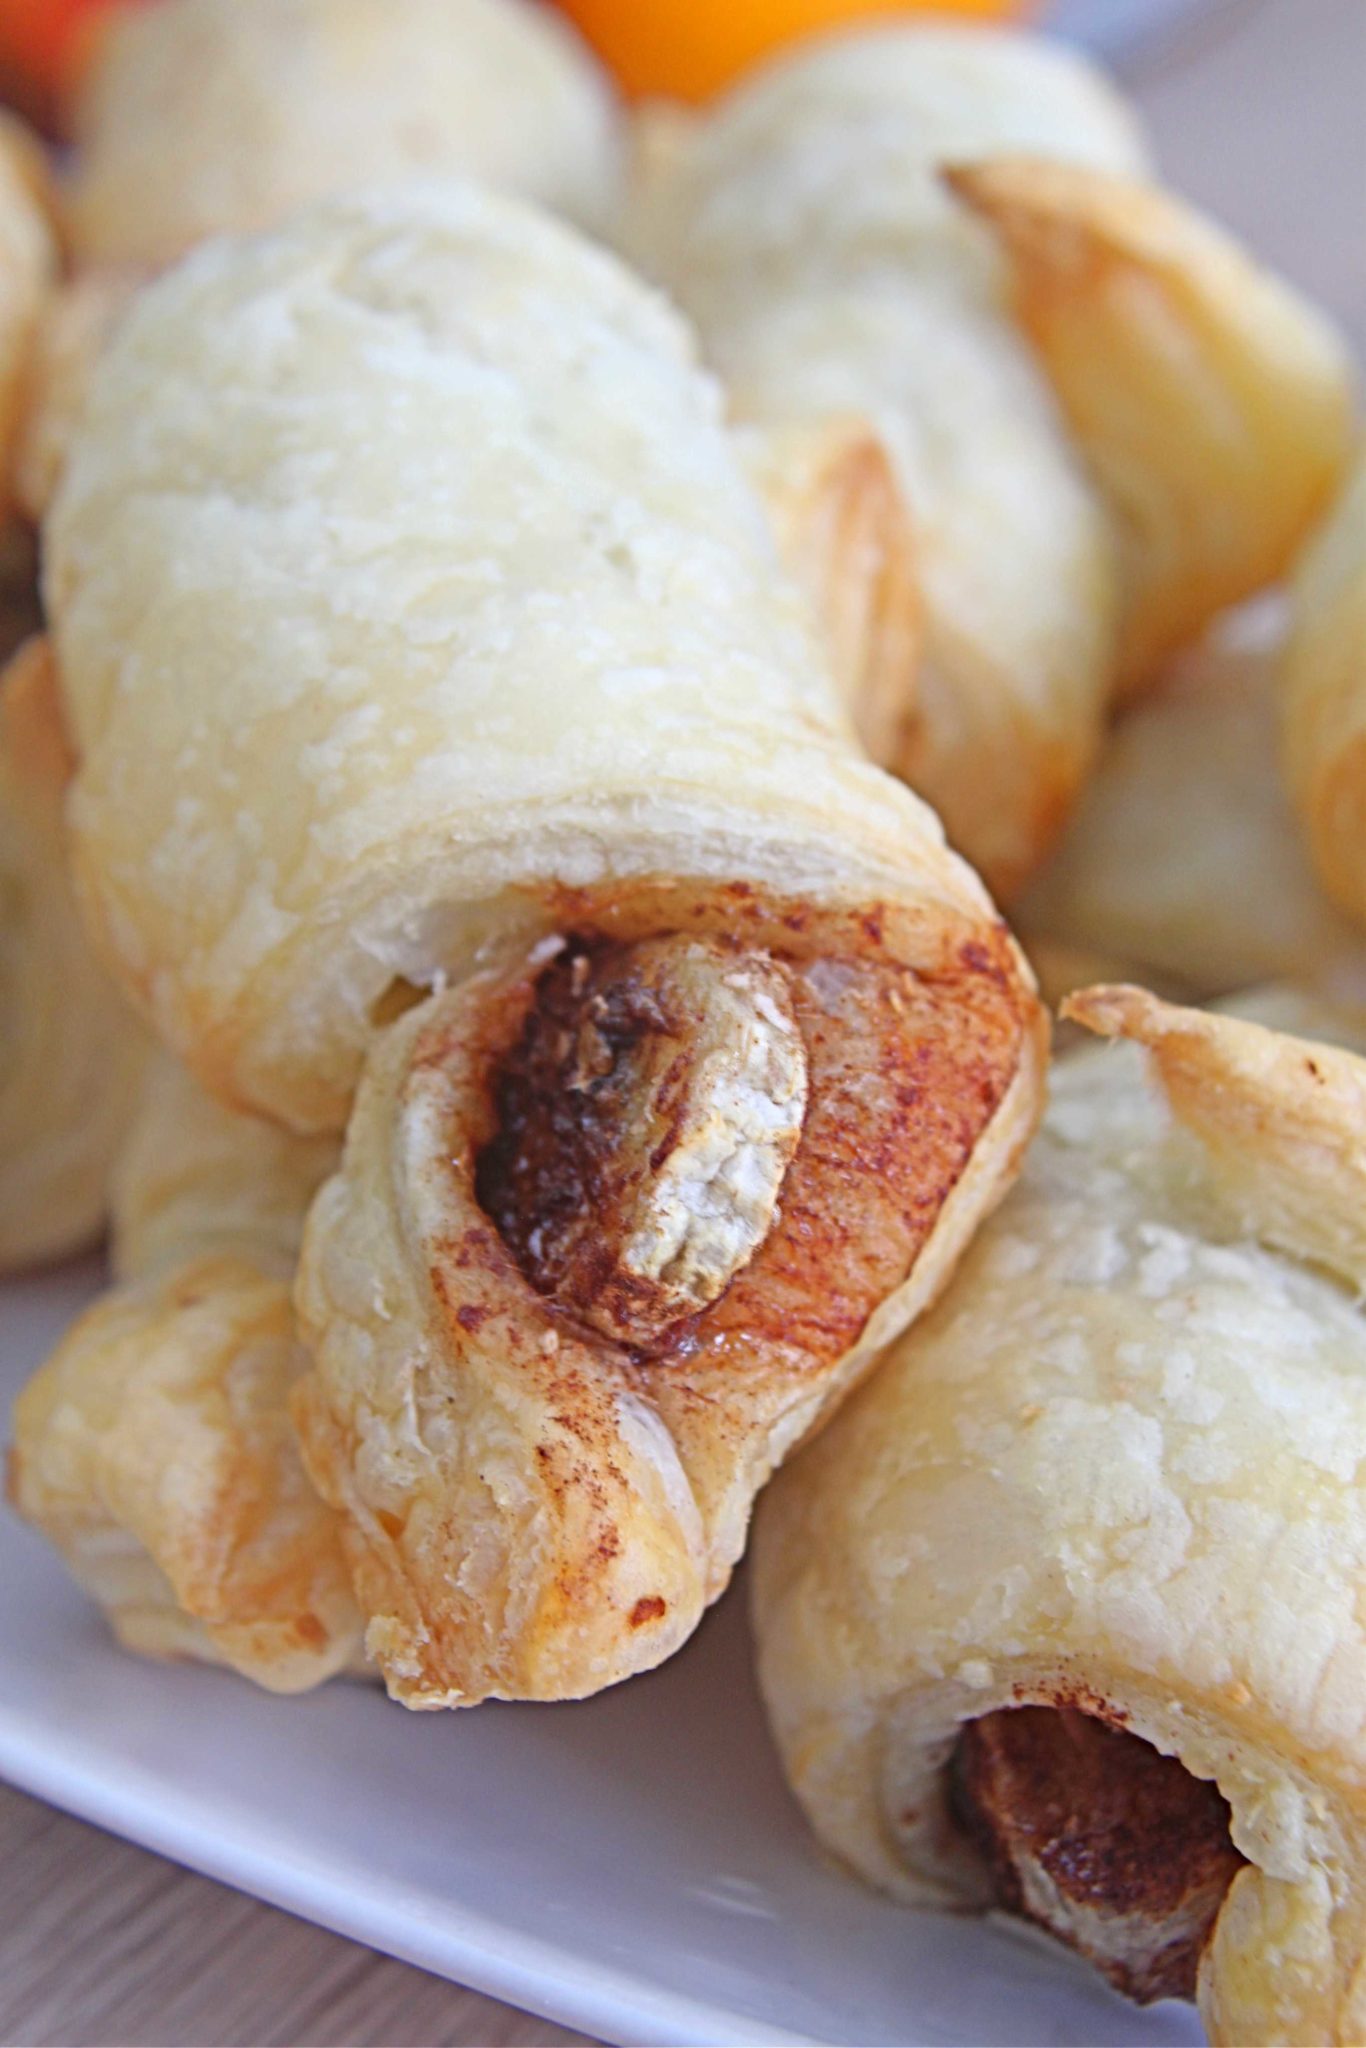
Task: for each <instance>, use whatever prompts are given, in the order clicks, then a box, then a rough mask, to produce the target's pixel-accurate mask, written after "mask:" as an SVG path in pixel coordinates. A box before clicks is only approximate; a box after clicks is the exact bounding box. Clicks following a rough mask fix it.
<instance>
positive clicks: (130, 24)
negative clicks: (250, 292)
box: [63, 0, 618, 270]
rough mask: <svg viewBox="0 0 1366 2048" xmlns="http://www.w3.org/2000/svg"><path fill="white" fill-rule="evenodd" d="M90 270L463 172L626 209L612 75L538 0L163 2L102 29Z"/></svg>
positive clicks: (153, 260)
mask: <svg viewBox="0 0 1366 2048" xmlns="http://www.w3.org/2000/svg"><path fill="white" fill-rule="evenodd" d="M69 126H70V131H71V142H72V152H73V154H72V164H71V170H70V174H69V177H68V179H67V182H66V185H65V190H64V206H63V212H64V225H65V230H66V235H67V239H68V241H69V244H70V248H71V253H72V256H73V259H74V261H75V263H76V265H77V267H78V268H81V269H87V268H89V267H91V266H92V265H101V266H103V265H108V264H114V265H136V266H139V267H140V268H142V269H144V270H160V269H161V268H162V267H163V266H164V265H166V264H168V263H173V262H174V261H175V260H176V259H177V258H178V257H180V256H183V255H184V254H185V252H186V251H187V250H188V249H191V248H193V247H194V245H195V244H196V243H197V242H200V241H202V240H203V239H204V237H205V236H206V235H211V234H220V233H223V232H225V231H229V232H236V231H242V230H246V229H253V228H263V227H269V226H272V225H273V224H274V223H275V222H276V221H279V220H283V219H284V217H285V216H286V215H287V214H289V213H292V212H294V211H295V209H296V208H297V207H300V206H303V205H306V204H308V203H309V202H310V201H311V200H314V199H321V198H324V197H326V196H327V195H328V194H329V193H332V192H336V191H346V190H349V189H350V188H351V187H352V186H354V185H356V184H357V183H358V182H362V181H363V182H364V183H365V184H367V185H369V186H376V187H377V186H381V185H394V184H397V183H402V182H405V181H407V180H408V179H411V178H413V177H414V176H430V175H452V174H454V175H464V176H471V177H480V178H486V179H487V180H488V181H489V183H490V184H494V185H497V186H500V187H505V188H507V189H508V190H511V191H516V192H521V193H525V194H526V196H527V197H528V198H531V199H536V200H539V201H541V202H542V203H543V204H545V205H548V206H553V207H555V208H556V209H557V210H560V211H563V212H565V213H569V214H571V215H573V216H574V217H575V218H577V219H579V220H581V221H584V222H591V221H596V220H599V219H601V218H602V217H603V216H604V215H605V214H606V213H607V212H608V211H609V209H610V207H611V204H612V201H613V197H614V186H615V180H616V173H617V148H618V144H617V134H616V117H615V112H614V108H613V102H612V95H611V90H610V88H609V86H608V83H607V78H606V74H605V73H604V72H603V71H602V70H601V68H600V67H599V66H598V64H597V63H596V61H595V60H594V58H593V57H592V56H591V55H590V53H589V51H588V49H587V48H586V46H585V45H584V44H583V43H582V42H581V41H580V40H579V38H578V36H577V34H576V33H575V31H574V30H573V29H572V28H571V27H570V26H569V24H568V22H566V21H565V20H564V19H563V18H562V17H560V16H559V15H556V14H555V13H553V12H552V11H551V9H549V8H547V7H541V6H537V5H532V4H530V0H164V4H163V5H161V6H160V7H157V8H155V9H148V10H147V11H146V12H145V13H133V12H132V11H128V12H126V13H124V14H122V15H119V16H116V17H115V18H114V19H113V20H112V21H110V22H108V23H107V24H105V25H104V26H103V27H102V29H101V31H100V35H99V40H98V42H97V43H96V45H95V47H94V50H93V52H92V54H91V56H90V59H89V61H88V62H87V63H86V65H85V66H84V68H83V70H82V73H81V77H80V81H79V86H78V89H77V92H76V94H75V97H74V100H73V103H72V106H71V108H70V111H69Z"/></svg>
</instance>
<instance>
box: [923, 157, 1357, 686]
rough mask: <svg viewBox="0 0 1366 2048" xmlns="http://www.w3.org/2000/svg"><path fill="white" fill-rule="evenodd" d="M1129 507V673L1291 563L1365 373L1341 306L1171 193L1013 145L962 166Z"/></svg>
mask: <svg viewBox="0 0 1366 2048" xmlns="http://www.w3.org/2000/svg"><path fill="white" fill-rule="evenodd" d="M944 175H945V178H946V180H947V182H948V183H949V185H950V186H951V187H952V189H953V191H954V192H955V193H956V194H957V196H958V197H959V198H960V199H961V200H963V201H964V202H965V204H966V205H968V206H970V207H971V208H972V209H973V211H974V212H975V213H976V215H977V216H978V218H979V219H981V220H983V221H985V222H986V223H987V225H988V226H990V227H991V228H992V230H993V231H994V232H995V234H996V236H997V237H998V239H999V242H1000V245H1001V248H1002V250H1003V251H1004V253H1005V255H1006V257H1007V260H1008V262H1009V264H1010V272H1011V281H1012V286H1013V292H1014V307H1015V312H1016V315H1017V317H1018V319H1019V321H1020V323H1021V325H1022V326H1023V328H1024V330H1025V332H1026V333H1027V334H1028V335H1029V337H1030V340H1031V341H1032V342H1033V344H1034V347H1035V348H1036V349H1037V351H1038V353H1039V356H1040V359H1041V361H1042V362H1043V364H1044V366H1045V367H1046V369H1047V371H1048V374H1049V376H1050V378H1051V379H1052V381H1053V384H1054V387H1055V389H1056V391H1057V393H1058V397H1059V399H1060V401H1061V403H1062V406H1063V409H1064V411H1065V412H1066V414H1067V417H1068V421H1069V423H1070V425H1071V427H1072V429H1073V432H1074V433H1075V434H1076V436H1077V439H1078V442H1079V445H1080V446H1081V447H1082V449H1083V450H1084V451H1085V454H1086V457H1087V459H1088V461H1089V462H1090V464H1091V466H1092V468H1093V470H1094V472H1095V475H1096V478H1097V481H1098V483H1099V484H1100V486H1101V488H1102V490H1103V491H1104V493H1105V495H1106V498H1107V500H1108V502H1109V504H1110V507H1111V510H1112V512H1113V515H1114V517H1115V519H1116V522H1117V525H1118V529H1119V533H1120V537H1121V543H1122V560H1123V568H1124V584H1125V593H1124V623H1123V633H1122V642H1121V655H1120V680H1121V684H1122V686H1124V687H1128V688H1133V687H1136V686H1138V685H1141V684H1143V683H1144V682H1146V681H1148V680H1149V679H1150V678H1151V677H1152V675H1153V674H1154V673H1155V672H1156V670H1157V669H1158V668H1159V667H1160V665H1161V662H1162V660H1163V658H1164V657H1165V656H1166V655H1168V654H1170V653H1171V652H1172V651H1173V650H1174V649H1176V648H1177V647H1179V646H1180V645H1182V644H1183V643H1184V642H1186V641H1188V640H1191V639H1193V638H1194V637H1195V636H1196V635H1197V634H1198V632H1199V631H1200V630H1201V628H1202V627H1203V626H1204V625H1206V624H1207V622H1208V621H1209V620H1210V619H1211V618H1212V617H1213V616H1214V614H1215V613H1216V612H1218V611H1221V610H1223V609H1224V608H1225V607H1226V606H1228V605H1230V604H1234V603H1236V602H1237V601H1238V600H1239V599H1241V598H1244V597H1247V596H1248V595H1250V593H1251V592H1253V591H1255V590H1259V589H1261V588H1262V587H1263V586H1264V585H1266V584H1269V583H1272V582H1274V581H1275V580H1276V578H1277V577H1279V576H1280V575H1281V574H1282V572H1283V571H1284V570H1285V568H1286V567H1287V566H1288V564H1289V563H1290V561H1291V560H1292V559H1293V557H1294V555H1295V552H1296V550H1297V549H1298V547H1299V545H1300V543H1301V541H1302V540H1303V538H1304V535H1305V533H1306V532H1307V531H1308V529H1309V527H1310V526H1311V525H1312V523H1313V521H1314V520H1315V518H1316V517H1317V516H1318V515H1319V513H1320V512H1321V510H1322V509H1323V506H1324V504H1325V503H1326V502H1327V501H1328V500H1329V499H1330V498H1331V496H1332V493H1333V491H1334V490H1335V488H1336V486H1337V484H1338V482H1339V480H1340V478H1341V475H1342V472H1343V467H1344V464H1345V462H1346V460H1347V455H1348V451H1349V447H1350V441H1351V396H1350V392H1351V374H1350V366H1349V361H1348V357H1347V353H1346V350H1345V348H1344V346H1343V344H1342V342H1341V340H1340V338H1339V336H1338V335H1337V334H1336V333H1335V332H1334V330H1333V329H1332V327H1331V326H1330V325H1329V323H1328V321H1327V319H1326V318H1325V317H1324V316H1323V315H1322V314H1320V313H1318V312H1317V311H1316V310H1315V309H1314V308H1312V307H1311V306H1309V305H1308V304H1307V303H1305V302H1304V301H1303V300H1301V299H1300V298H1299V297H1298V296H1297V295H1296V294H1295V293H1294V292H1292V291H1291V290H1290V288H1289V287H1288V286H1287V285H1285V284H1283V283H1281V282H1280V281H1279V280H1277V279H1275V278H1272V277H1271V276H1270V275H1268V274H1267V273H1266V272H1264V271H1262V270H1260V269H1259V268H1258V267H1257V266H1256V265H1255V264H1254V263H1253V262H1252V261H1251V259H1250V258H1249V257H1247V256H1246V255H1245V254H1244V253H1243V252H1242V251H1241V250H1240V249H1239V248H1238V246H1237V245H1236V244H1235V243H1234V242H1232V241H1231V240H1230V239H1229V238H1228V237H1227V236H1225V235H1223V234H1221V233H1219V232H1218V231H1217V230H1216V229H1215V228H1214V227H1213V226H1212V225H1211V224H1210V223H1209V222H1208V221H1205V220H1204V219H1202V218H1201V217H1200V216H1199V215H1197V214H1196V213H1195V212H1194V211H1193V210H1192V209H1190V208H1188V207H1186V206H1184V205H1183V204H1182V203H1181V202H1180V201H1179V200H1177V199H1175V198H1173V197H1172V196H1171V195H1170V194H1168V193H1164V192H1160V191H1158V190H1156V189H1155V188H1153V187H1152V186H1150V185H1145V184H1140V183H1137V182H1135V181H1133V180H1129V179H1124V178H1119V177H1115V176H1113V175H1111V174H1109V173H1106V172H1102V171H1098V170H1093V169H1091V168H1089V167H1085V166H1082V165H1074V164H1062V163H1055V162H1050V161H1047V160H1045V159H1043V158H1039V157H1025V156H1019V157H1013V156H1004V157H999V158H996V159H993V160H990V161H983V162H980V163H972V164H960V165H957V166H954V167H952V168H949V169H947V170H946V171H945V174H944Z"/></svg>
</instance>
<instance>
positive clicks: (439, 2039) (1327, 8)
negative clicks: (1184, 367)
mask: <svg viewBox="0 0 1366 2048" xmlns="http://www.w3.org/2000/svg"><path fill="white" fill-rule="evenodd" d="M1127 83H1128V84H1129V87H1130V89H1131V91H1132V92H1133V93H1134V95H1135V97H1136V98H1137V100H1138V102H1139V104H1140V105H1141V107H1142V108H1143V110H1144V112H1145V114H1146V116H1147V118H1148V122H1149V125H1150V128H1151V131H1152V134H1153V137H1154V140H1155V142H1156V146H1157V150H1158V154H1159V158H1160V161H1161V163H1162V165H1163V167H1164V170H1165V171H1166V173H1167V176H1168V178H1169V179H1170V181H1171V183H1172V184H1174V185H1175V186H1176V187H1177V188H1178V189H1180V190H1182V191H1184V192H1186V193H1187V194H1189V195H1190V196H1191V197H1192V198H1194V199H1196V200H1198V201H1199V202H1200V203H1201V204H1203V205H1205V206H1208V207H1209V208H1210V210H1211V211H1212V212H1214V213H1215V214H1216V215H1218V216H1219V217H1221V218H1222V219H1224V220H1226V221H1227V222H1229V223H1230V225H1232V226H1233V227H1235V228H1236V229H1237V230H1238V231H1239V232H1240V233H1241V234H1242V235H1243V236H1244V237H1245V238H1246V240H1247V241H1248V242H1250V243H1251V244H1252V246H1253V247H1254V248H1256V249H1258V250H1260V251H1261V252H1262V253H1263V254H1264V255H1265V256H1266V257H1267V258H1268V260H1269V261H1271V262H1273V263H1275V264H1276V265H1277V266H1278V267H1279V268H1281V269H1282V270H1283V271H1284V272H1285V273H1286V274H1287V275H1288V276H1290V277H1292V278H1294V279H1295V280H1296V281H1297V282H1299V283H1300V284H1302V285H1303V286H1304V287H1305V288H1306V289H1307V290H1309V291H1310V292H1312V293H1313V294H1314V295H1315V296H1316V297H1317V298H1318V299H1320V300H1321V301H1322V302H1323V303H1324V304H1325V305H1326V306H1327V307H1329V308H1330V310H1331V311H1332V312H1334V313H1335V314H1336V315H1337V317H1338V318H1339V320H1341V321H1342V322H1343V324H1344V325H1345V326H1346V327H1347V328H1348V330H1349V332H1350V333H1351V334H1352V336H1353V339H1354V342H1355V344H1356V347H1357V350H1358V352H1359V355H1361V356H1362V357H1366V229H1364V228H1363V220H1364V219H1366V122H1364V121H1363V106H1366V0H1215V4H1214V5H1213V6H1212V7H1211V9H1210V10H1209V12H1208V13H1207V14H1206V15H1204V16H1203V17H1201V18H1200V19H1198V20H1197V21H1195V22H1193V23H1191V24H1190V25H1188V26H1187V27H1185V28H1184V29H1180V30H1178V31H1176V32H1174V33H1172V34H1171V35H1169V36H1168V37H1167V38H1165V39H1164V40H1163V41H1160V42H1158V43H1156V44H1152V45H1149V46H1148V48H1146V49H1145V50H1143V51H1141V53H1140V54H1139V55H1138V57H1136V58H1135V59H1134V60H1133V61H1132V62H1131V63H1130V65H1129V67H1128V72H1127ZM583 2038H584V2037H583V2036H581V2035H577V2034H570V2033H566V2032H565V2031H564V2030H563V2029H562V2028H558V2027H553V2026H549V2025H547V2024H546V2022H545V2021H543V2020H538V2019H532V2018H530V2017H528V2016H527V2015H526V2014H524V2013H518V2012H514V2011H513V2010H512V2009H511V2008H510V2007H508V2006H504V2005H499V2004H496V2003H495V2002H494V2001H493V2000H491V1999H487V1998H482V1997H480V1996H478V1995H477V1994H476V1993H474V1992H472V1991H466V1990H463V1989H461V1988H459V1987H458V1986H455V1985H451V1984H447V1983H444V1982H442V1981H440V1980H439V1979H437V1978H434V1977H429V1976H427V1975H426V1974H425V1973H424V1972H422V1971H420V1970H414V1969H411V1968H409V1967H408V1966H407V1965H406V1964H403V1963H396V1962H394V1961H392V1960H391V1959H390V1958H388V1957H385V1956H379V1955H375V1954H374V1953H372V1952H371V1951H370V1950H368V1949H365V1948H361V1947H358V1946H357V1945H356V1944H355V1943H353V1942H349V1941H344V1940H342V1939H341V1938H340V1937H339V1936H337V1935H333V1934H327V1933H324V1932H323V1931H322V1930H321V1929H319V1928H316V1927H311V1926H308V1925H306V1924H305V1923H303V1922H302V1921H298V1920H295V1919H292V1918H291V1917H290V1916H289V1915H288V1914H285V1913H280V1912H277V1911H275V1910H274V1909H273V1908H271V1907H268V1906H262V1905H259V1904H257V1903H256V1901H255V1900H253V1899H248V1898H245V1897H243V1896H241V1895H240V1894H238V1893H236V1892H232V1891H229V1890H228V1889H226V1887H224V1886H222V1885H218V1884H213V1883H210V1882H209V1881H208V1880H207V1879H205V1878H201V1877H196V1876H192V1875H191V1874H189V1873H188V1872H186V1871H184V1870H181V1869H179V1868H178V1867H177V1866H176V1865H174V1864H171V1863H168V1862H166V1861H165V1860H164V1859H162V1858H161V1857H158V1856H150V1855H147V1854H146V1853H145V1852H144V1851H142V1850H140V1849H134V1848H131V1847H130V1846H129V1845H128V1844H127V1843H125V1842H120V1841H117V1840H115V1839H114V1838H113V1837H111V1836H109V1835H105V1834H102V1833H100V1832H99V1831H98V1830H97V1829H95V1828H90V1827H87V1826H85V1825H84V1824H83V1823H82V1822H79V1821H75V1820H72V1819H70V1818H69V1817H67V1816H66V1815H64V1814H60V1813H57V1812H55V1811H53V1809H51V1808H50V1807H46V1806H43V1805H42V1804H40V1803H39V1802H38V1801H36V1800H33V1799H28V1798H25V1797H23V1796H22V1795H21V1794H19V1793H17V1792H13V1791H10V1790H9V1789H7V1788H6V1787H3V1786H0V2041H3V2042H4V2043H6V2044H11V2048H17V2044H33V2048H39V2044H51V2043H60V2044H71V2048H75V2044H82V2043H115V2042H118V2043H127V2044H136V2048H157V2044H160V2043H167V2044H178V2048H199V2044H203V2048H227V2044H230V2043H232V2044H236V2043H253V2042H256V2043H267V2042H289V2043H296V2044H305V2043H319V2044H323V2043H345V2044H349V2048H366V2044H370V2043H375V2044H381V2043H383V2044H393V2048H405V2044H410V2043H411V2044H419V2043H430V2044H444V2043H450V2044H495V2043H508V2044H509V2048H524V2044H530V2043H557V2042H575V2041H580V2040H582V2039H583Z"/></svg>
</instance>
